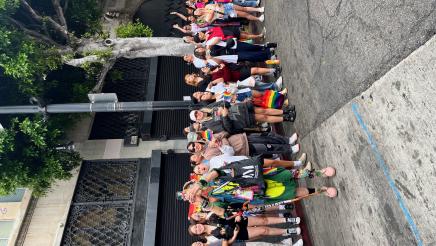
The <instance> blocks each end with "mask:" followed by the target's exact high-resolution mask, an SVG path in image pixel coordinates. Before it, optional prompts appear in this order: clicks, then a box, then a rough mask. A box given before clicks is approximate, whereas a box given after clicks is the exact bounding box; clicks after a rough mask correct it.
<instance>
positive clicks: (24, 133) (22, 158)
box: [0, 118, 80, 196]
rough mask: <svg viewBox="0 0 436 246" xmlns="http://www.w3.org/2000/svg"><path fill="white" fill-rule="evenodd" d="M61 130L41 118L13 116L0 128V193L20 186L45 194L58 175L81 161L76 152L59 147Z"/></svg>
mask: <svg viewBox="0 0 436 246" xmlns="http://www.w3.org/2000/svg"><path fill="white" fill-rule="evenodd" d="M60 136H61V132H60V131H59V130H57V129H52V128H51V127H50V125H47V124H46V123H45V122H44V121H42V120H41V119H38V118H36V119H34V120H31V119H30V118H25V119H24V120H22V121H19V120H18V119H14V120H12V122H11V125H10V126H9V127H5V128H4V129H3V130H0V195H5V194H9V193H11V192H13V191H14V190H15V189H17V188H20V187H27V188H30V189H32V190H33V194H34V195H35V196H40V195H43V194H45V193H46V192H47V191H48V189H49V188H50V187H51V184H53V182H54V181H55V180H58V179H68V178H70V177H71V171H72V170H73V169H74V168H75V167H77V166H78V165H79V164H80V156H79V154H78V153H77V152H74V151H67V150H59V149H57V147H58V146H59V141H60Z"/></svg>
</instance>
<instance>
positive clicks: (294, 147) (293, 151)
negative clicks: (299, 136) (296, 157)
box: [291, 144, 300, 154]
mask: <svg viewBox="0 0 436 246" xmlns="http://www.w3.org/2000/svg"><path fill="white" fill-rule="evenodd" d="M291 150H292V154H296V153H298V152H300V144H296V145H294V146H292V147H291Z"/></svg>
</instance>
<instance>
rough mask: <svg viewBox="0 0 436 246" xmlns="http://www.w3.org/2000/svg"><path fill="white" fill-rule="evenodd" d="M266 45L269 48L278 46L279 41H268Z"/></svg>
mask: <svg viewBox="0 0 436 246" xmlns="http://www.w3.org/2000/svg"><path fill="white" fill-rule="evenodd" d="M265 46H266V47H267V48H277V43H266V44H265Z"/></svg>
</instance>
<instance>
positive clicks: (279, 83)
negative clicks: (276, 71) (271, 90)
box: [274, 76, 283, 91]
mask: <svg viewBox="0 0 436 246" xmlns="http://www.w3.org/2000/svg"><path fill="white" fill-rule="evenodd" d="M274 84H275V85H276V87H277V90H278V91H281V90H282V88H283V77H282V76H280V77H279V78H278V79H277V80H276V82H274Z"/></svg>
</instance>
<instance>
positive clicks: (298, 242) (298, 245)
mask: <svg viewBox="0 0 436 246" xmlns="http://www.w3.org/2000/svg"><path fill="white" fill-rule="evenodd" d="M292 246H303V239H301V238H300V239H298V241H296V242H295V243H294V244H292Z"/></svg>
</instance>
